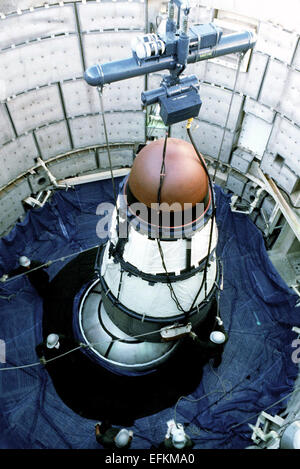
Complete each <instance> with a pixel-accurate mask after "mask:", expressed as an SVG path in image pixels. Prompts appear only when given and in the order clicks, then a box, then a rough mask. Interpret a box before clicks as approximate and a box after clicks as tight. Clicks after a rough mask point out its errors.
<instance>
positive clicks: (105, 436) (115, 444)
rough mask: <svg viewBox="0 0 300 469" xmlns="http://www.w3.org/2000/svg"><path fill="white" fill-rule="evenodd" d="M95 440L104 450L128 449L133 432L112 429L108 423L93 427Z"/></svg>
mask: <svg viewBox="0 0 300 469" xmlns="http://www.w3.org/2000/svg"><path fill="white" fill-rule="evenodd" d="M95 434H96V440H97V441H98V443H100V444H101V445H102V446H104V448H115V449H128V448H129V446H130V444H131V441H132V437H133V432H132V431H131V430H127V429H126V428H118V427H112V426H111V424H110V423H109V422H108V421H104V422H102V424H100V423H97V424H96V425H95Z"/></svg>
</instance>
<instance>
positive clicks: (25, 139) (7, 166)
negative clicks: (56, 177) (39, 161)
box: [0, 134, 38, 187]
mask: <svg viewBox="0 0 300 469" xmlns="http://www.w3.org/2000/svg"><path fill="white" fill-rule="evenodd" d="M37 156H38V151H37V148H36V145H35V143H34V139H33V136H32V135H31V134H29V135H23V136H22V137H19V138H16V139H15V140H13V141H12V142H10V143H8V144H6V145H4V146H3V147H2V148H0V166H1V172H0V187H2V186H4V185H5V184H7V182H9V181H12V180H13V179H15V178H16V177H17V176H19V175H20V174H22V173H23V172H26V171H27V170H28V169H30V168H32V167H33V166H34V165H35V162H34V158H36V157H37Z"/></svg>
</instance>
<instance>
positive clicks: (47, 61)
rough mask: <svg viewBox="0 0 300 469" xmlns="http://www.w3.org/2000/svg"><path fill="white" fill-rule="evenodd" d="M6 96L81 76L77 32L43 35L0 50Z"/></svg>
mask: <svg viewBox="0 0 300 469" xmlns="http://www.w3.org/2000/svg"><path fill="white" fill-rule="evenodd" d="M0 69H1V70H2V71H3V73H4V75H5V85H6V96H7V97H8V96H12V95H15V94H17V93H21V92H23V91H25V90H29V89H33V88H35V87H37V86H42V85H45V84H48V83H51V82H57V81H61V80H66V79H67V78H73V77H76V76H82V73H83V70H82V63H81V57H80V52H79V42H78V37H77V35H71V36H65V37H62V36H58V37H55V38H52V39H43V40H42V41H35V42H32V43H29V44H27V45H23V46H18V47H15V48H11V49H7V50H5V51H2V52H0Z"/></svg>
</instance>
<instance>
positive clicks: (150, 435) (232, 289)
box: [0, 180, 300, 449]
mask: <svg viewBox="0 0 300 469" xmlns="http://www.w3.org/2000/svg"><path fill="white" fill-rule="evenodd" d="M216 195H217V224H218V230H219V242H218V249H217V252H218V256H219V257H220V258H221V260H222V263H223V268H224V289H223V291H222V293H221V315H222V319H223V321H224V325H225V328H226V330H227V331H228V333H229V341H228V343H227V344H226V346H225V351H224V354H223V361H222V364H221V365H220V367H219V368H218V369H217V370H215V369H212V368H211V367H210V365H209V364H207V365H206V366H205V367H204V369H203V376H202V380H201V382H200V384H199V385H198V386H197V387H196V389H194V390H193V391H192V392H191V394H190V395H189V399H190V400H187V399H181V400H180V401H179V403H178V405H177V407H176V417H177V421H178V422H181V423H184V424H186V431H187V433H188V434H189V435H190V437H191V438H192V439H193V440H194V442H195V447H194V448H195V449H197V448H203V449H205V448H216V449H218V448H219V449H222V448H223V449H227V448H228V449H229V448H236V449H238V448H244V447H246V446H248V445H249V444H251V439H250V437H251V430H250V428H249V426H248V423H255V421H256V416H255V414H257V413H258V412H260V411H261V410H263V409H265V408H266V407H268V406H270V405H272V404H273V403H274V402H277V401H278V400H280V399H282V398H283V397H284V396H285V395H286V394H287V393H289V392H291V391H292V389H293V383H294V379H295V377H296V375H297V365H296V364H294V363H293V362H292V359H291V355H292V352H293V351H294V349H293V348H292V346H291V344H292V341H293V340H294V339H295V338H296V337H295V333H293V332H292V331H291V328H292V326H299V325H300V319H299V312H298V311H299V310H297V308H295V303H296V300H297V296H296V295H295V294H294V293H293V292H292V291H291V290H290V289H289V288H288V287H287V286H286V284H285V283H284V282H283V280H282V279H281V278H280V276H279V275H278V273H277V272H276V270H275V269H274V267H273V266H272V264H271V263H270V261H269V259H268V255H267V252H266V250H265V247H264V242H263V238H262V236H261V233H260V232H259V231H258V229H257V228H256V227H255V225H254V224H253V223H252V221H251V220H250V219H249V218H248V217H247V216H245V215H242V214H236V213H235V214H233V213H232V212H231V210H230V206H229V202H230V197H229V196H228V195H226V194H224V193H223V191H222V190H221V189H220V188H219V187H216ZM104 201H105V202H113V199H112V188H111V181H109V180H106V181H101V182H97V183H91V184H86V185H82V186H78V187H77V188H75V189H70V190H68V191H67V192H65V191H60V192H57V193H56V194H55V195H54V196H53V197H52V199H51V201H50V202H49V203H47V204H46V206H45V207H44V208H42V209H33V210H30V212H28V214H27V216H26V218H25V220H24V221H23V222H22V223H18V224H17V225H16V227H15V228H14V229H13V230H12V231H11V232H10V233H9V235H8V236H6V237H5V238H2V240H1V241H0V275H2V274H3V273H5V272H7V271H9V270H11V269H13V268H15V267H16V265H17V261H18V257H19V256H20V255H27V256H28V257H31V258H34V259H37V260H40V261H48V260H52V259H55V258H59V257H63V256H67V255H68V254H71V253H76V252H79V251H83V250H85V249H88V248H91V247H92V246H95V245H97V244H99V238H97V234H96V226H97V223H98V221H99V219H100V217H99V216H98V215H96V208H97V206H98V204H99V203H101V202H104ZM100 241H101V240H100ZM70 261H71V259H70V258H69V259H67V260H62V261H59V262H57V263H55V264H51V265H50V267H49V269H48V271H49V274H50V277H51V279H53V278H54V277H55V276H56V274H58V272H60V271H61V270H62V268H63V267H64V266H66V264H67V263H68V262H70ZM0 325H1V333H0V338H1V339H2V340H5V343H6V360H7V362H6V364H1V365H0V366H1V368H4V367H5V366H19V365H23V364H27V363H36V362H37V361H38V359H37V356H36V353H35V347H36V345H37V344H39V343H40V342H41V341H42V337H43V302H42V300H41V298H40V297H38V295H37V294H36V292H35V290H34V288H33V287H32V286H31V285H30V283H29V282H28V280H27V279H26V278H25V277H22V278H19V279H16V280H13V281H11V282H7V283H6V284H1V285H0ZM188 360H190V361H189V363H188V366H189V367H190V373H191V374H193V373H194V374H196V370H197V359H196V357H195V356H190V357H189V358H187V362H188ZM183 366H185V364H183ZM0 386H1V389H0V415H1V419H0V427H1V433H2V434H3V435H5V439H4V441H2V443H1V444H2V445H4V446H5V445H6V444H7V447H12V446H14V445H15V446H14V447H16V448H78V449H80V448H87V449H89V448H91V449H93V448H100V446H99V445H98V443H96V441H95V438H94V424H95V420H93V419H87V418H84V417H82V416H80V415H78V414H77V413H75V412H74V411H73V410H72V409H70V408H69V407H68V406H67V405H66V404H65V403H64V402H63V401H62V400H61V399H60V398H59V396H58V393H57V392H56V390H55V388H54V386H53V382H52V379H51V377H50V376H49V374H48V372H47V371H46V370H45V368H44V367H43V366H41V365H39V366H35V367H31V368H25V369H20V370H12V371H1V372H0ZM80 386H81V387H84V383H81V384H80ZM98 386H99V399H101V387H102V386H105V382H101V383H98ZM119 392H120V399H121V398H122V389H120V390H119ZM156 392H157V399H159V396H160V393H161V395H162V393H163V392H164V390H163V389H162V390H160V389H159V388H157V389H156ZM162 399H163V396H162ZM285 405H286V402H285V401H282V402H281V403H279V404H277V405H275V406H274V407H272V409H269V412H270V413H272V415H275V414H276V413H277V412H279V411H280V410H281V409H282V408H284V406H285ZM174 407H175V406H174V404H172V405H171V406H170V407H168V408H165V409H162V410H160V411H158V412H155V413H154V414H153V415H148V416H145V417H141V418H138V419H136V420H135V422H134V424H133V425H132V427H131V428H132V430H133V431H134V439H133V442H132V448H133V449H134V448H140V449H142V448H150V447H151V445H153V446H154V447H155V446H156V445H157V444H158V443H159V442H160V441H161V440H162V439H163V438H164V435H165V433H166V429H167V427H166V421H167V420H169V419H171V418H174ZM253 416H254V417H253ZM246 419H248V421H247V422H245V420H246ZM242 422H244V423H242ZM10 445H12V446H10Z"/></svg>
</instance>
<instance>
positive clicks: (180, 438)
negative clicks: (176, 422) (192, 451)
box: [172, 428, 186, 449]
mask: <svg viewBox="0 0 300 469" xmlns="http://www.w3.org/2000/svg"><path fill="white" fill-rule="evenodd" d="M185 442H186V436H185V432H184V430H183V428H174V429H173V431H172V443H173V446H174V447H175V448H177V449H181V448H183V447H184V446H185Z"/></svg>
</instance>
